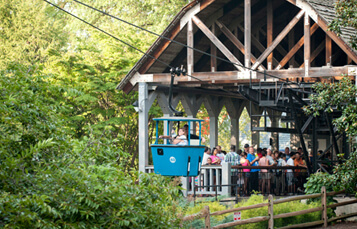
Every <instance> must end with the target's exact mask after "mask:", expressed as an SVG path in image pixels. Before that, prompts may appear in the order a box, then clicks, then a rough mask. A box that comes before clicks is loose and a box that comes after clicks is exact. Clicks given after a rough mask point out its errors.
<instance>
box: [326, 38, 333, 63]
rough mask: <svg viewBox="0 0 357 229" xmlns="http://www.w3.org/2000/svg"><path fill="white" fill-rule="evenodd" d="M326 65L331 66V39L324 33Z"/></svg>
mask: <svg viewBox="0 0 357 229" xmlns="http://www.w3.org/2000/svg"><path fill="white" fill-rule="evenodd" d="M325 50H326V55H325V56H326V65H327V66H331V64H332V63H331V56H332V41H331V38H330V37H329V36H328V35H327V34H326V48H325Z"/></svg>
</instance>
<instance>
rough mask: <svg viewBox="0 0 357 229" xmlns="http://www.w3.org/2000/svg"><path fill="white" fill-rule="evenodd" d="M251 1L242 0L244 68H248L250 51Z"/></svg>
mask: <svg viewBox="0 0 357 229" xmlns="http://www.w3.org/2000/svg"><path fill="white" fill-rule="evenodd" d="M251 20H252V19H251V0H244V46H245V53H244V66H245V67H247V68H250V66H251V62H250V54H251V52H252V50H251V40H252V39H251V36H252V34H251Z"/></svg>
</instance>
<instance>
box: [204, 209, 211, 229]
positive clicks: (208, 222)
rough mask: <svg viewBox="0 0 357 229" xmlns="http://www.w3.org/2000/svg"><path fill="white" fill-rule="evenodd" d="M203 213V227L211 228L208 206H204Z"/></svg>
mask: <svg viewBox="0 0 357 229" xmlns="http://www.w3.org/2000/svg"><path fill="white" fill-rule="evenodd" d="M205 214H206V216H205V228H211V217H210V212H209V207H208V206H205Z"/></svg>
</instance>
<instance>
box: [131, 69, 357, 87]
mask: <svg viewBox="0 0 357 229" xmlns="http://www.w3.org/2000/svg"><path fill="white" fill-rule="evenodd" d="M354 70H357V66H343V67H330V68H327V67H325V68H321V67H311V68H310V72H309V78H316V77H339V76H341V75H343V74H345V75H348V76H354V73H353V71H354ZM266 73H267V74H269V75H273V76H276V77H278V78H281V79H287V78H298V77H304V75H305V70H304V69H302V68H294V69H281V70H271V71H269V70H267V71H266ZM239 74H243V73H241V72H238V71H220V72H194V73H192V76H193V77H195V78H198V79H199V80H197V79H194V78H192V79H191V80H189V78H188V76H180V77H175V84H182V83H190V84H207V83H210V84H218V83H223V84H225V83H227V84H228V83H230V84H232V83H235V82H237V83H239V82H242V83H249V78H246V79H241V78H240V77H238V75H239ZM256 74H257V78H258V79H263V78H264V74H263V73H260V72H259V73H258V72H257V73H256ZM170 76H171V75H170V73H158V74H143V75H140V77H138V78H137V82H150V83H151V82H152V83H154V84H166V85H168V84H169V83H170V80H171V78H170ZM268 77H269V76H268ZM148 79H150V80H148Z"/></svg>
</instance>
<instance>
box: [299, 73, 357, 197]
mask: <svg viewBox="0 0 357 229" xmlns="http://www.w3.org/2000/svg"><path fill="white" fill-rule="evenodd" d="M313 88H314V90H315V91H316V92H317V94H316V95H312V96H311V97H310V98H311V104H310V105H309V106H306V107H304V111H305V112H306V113H307V114H308V115H310V114H313V115H314V116H317V115H321V113H322V112H327V113H331V112H333V111H334V110H337V111H339V112H341V116H340V117H338V118H335V119H334V120H333V124H334V125H335V126H336V127H337V129H338V131H339V132H340V133H346V135H347V136H348V138H349V139H352V138H355V137H356V136H357V102H356V98H357V86H356V85H355V84H353V82H352V81H351V80H350V78H348V77H344V78H343V79H342V80H341V81H339V82H338V83H332V84H328V83H317V84H315V85H314V86H313ZM338 156H342V155H338ZM356 170H357V151H356V149H354V150H353V151H352V152H351V153H350V157H349V158H348V159H346V160H344V161H343V163H342V164H339V165H338V166H336V167H335V168H334V171H333V174H332V175H331V176H324V177H323V178H324V179H325V180H324V181H323V182H324V183H326V184H330V186H331V187H334V188H335V189H346V190H348V191H351V192H352V191H353V190H354V188H355V187H356V185H355V184H356V182H357V174H356V172H355V171H356ZM310 180H311V181H310ZM316 180H317V179H315V178H310V179H309V182H316ZM319 182H322V181H319ZM306 187H313V184H309V183H308V184H307V185H306Z"/></svg>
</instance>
